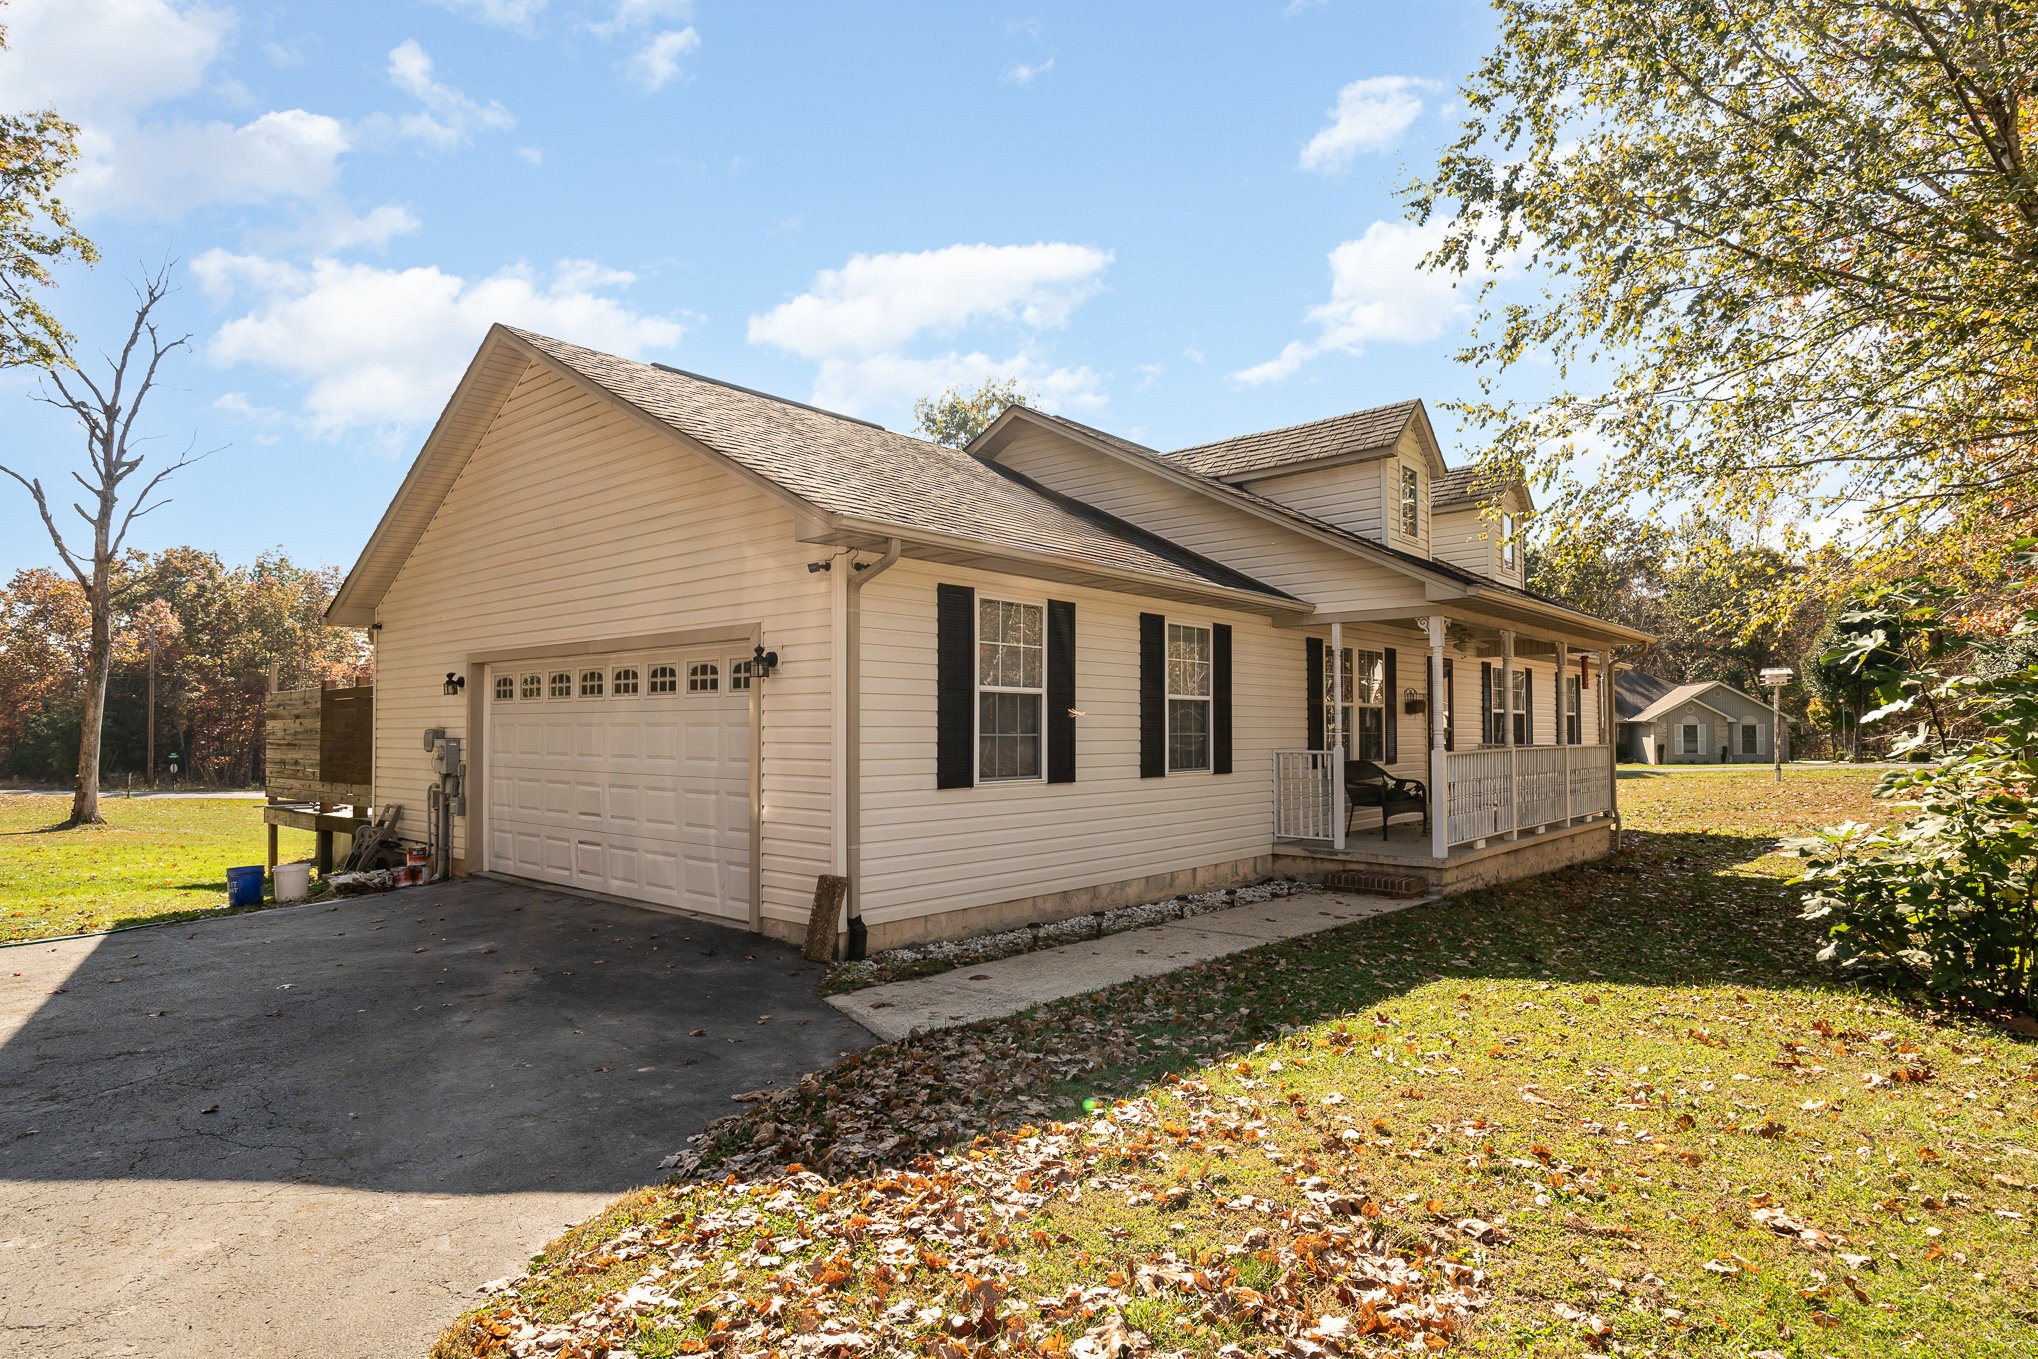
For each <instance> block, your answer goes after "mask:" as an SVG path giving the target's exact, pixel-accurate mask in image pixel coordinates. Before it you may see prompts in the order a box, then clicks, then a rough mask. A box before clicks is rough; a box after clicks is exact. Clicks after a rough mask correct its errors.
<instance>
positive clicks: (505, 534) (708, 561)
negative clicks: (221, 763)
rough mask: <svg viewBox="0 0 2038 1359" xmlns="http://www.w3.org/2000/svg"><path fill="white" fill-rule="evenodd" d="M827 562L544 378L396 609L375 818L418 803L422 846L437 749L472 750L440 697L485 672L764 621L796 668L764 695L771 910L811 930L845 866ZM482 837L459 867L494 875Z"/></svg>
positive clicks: (715, 474) (726, 482)
mask: <svg viewBox="0 0 2038 1359" xmlns="http://www.w3.org/2000/svg"><path fill="white" fill-rule="evenodd" d="M813 555H814V553H813V550H812V549H808V548H802V547H801V546H800V544H798V543H797V542H795V541H794V538H793V524H792V517H791V515H790V513H789V512H788V511H787V510H786V509H785V508H783V507H781V506H780V505H778V504H777V503H775V502H773V501H772V500H770V499H768V498H767V497H766V496H765V495H763V494H762V493H760V492H758V491H756V490H754V489H752V488H750V487H749V486H747V485H745V484H743V483H740V482H738V481H737V480H736V479H735V478H734V477H732V476H731V475H729V474H727V473H725V472H723V471H722V470H720V469H719V468H718V467H716V466H715V465H714V464H713V463H712V462H710V461H709V460H708V458H707V457H706V456H705V455H701V454H697V453H695V452H693V451H691V450H689V449H687V448H686V447H684V446H683V445H682V444H681V443H679V441H678V440H676V439H675V438H674V437H673V436H670V435H667V434H662V433H660V432H659V431H657V430H654V429H650V428H648V427H646V426H645V425H644V424H642V423H640V422H638V421H636V420H633V419H631V418H629V417H628V416H626V415H624V414H621V413H619V412H617V411H616V410H615V409H614V408H613V407H612V406H610V405H609V404H608V403H606V402H603V401H600V400H598V399H596V398H595V397H593V396H591V395H589V394H588V393H587V392H586V391H585V389H583V388H581V387H579V386H578V385H576V384H573V383H571V382H570V381H569V380H567V379H565V378H563V377H560V376H558V375H557V374H555V373H554V372H552V371H551V370H549V369H546V368H543V367H538V366H533V367H531V368H530V369H528V370H527V371H526V373H525V375H524V377H523V378H522V380H521V381H519V382H518V383H517V385H516V387H515V389H514V391H513V393H512V394H511V395H510V397H509V399H508V401H507V402H506V403H505V404H504V406H503V408H502V410H501V412H500V414H499V415H498V417H497V418H496V420H495V422H494V424H493V426H492V427H491V428H490V430H489V432H488V434H487V435H486V436H485V437H484V438H483V439H482V441H481V443H480V445H479V446H478V447H477V449H476V450H475V453H474V455H473V457H472V458H471V459H470V460H469V461H468V463H467V465H466V467H465V469H464V470H462V472H461V473H460V476H459V479H458V480H457V481H456V482H455V483H454V485H453V488H452V490H451V492H450V493H449V494H448V495H447V497H446V500H445V502H444V504H443V505H442V506H441V507H440V508H439V511H438V514H437V515H436V517H435V518H434V519H433V521H432V523H431V525H430V527H429V528H428V529H426V531H425V533H424V536H423V537H422V538H421V539H420V540H419V541H418V544H417V547H416V549H415V550H414V551H413V552H412V553H411V554H410V557H409V559H408V560H407V561H406V562H405V563H404V565H403V568H402V570H401V571H399V572H398V574H397V576H396V579H395V580H394V581H393V582H392V583H391V585H390V588H389V591H388V594H387V596H386V597H385V598H384V600H383V602H382V605H381V607H380V609H379V610H378V611H377V616H378V618H379V619H380V621H381V623H382V625H383V626H382V630H381V631H380V632H379V633H377V634H376V637H377V646H376V700H377V701H376V705H375V723H376V732H375V794H376V798H375V800H376V802H377V803H378V804H380V803H389V802H395V803H401V804H403V807H404V820H403V823H402V827H401V830H402V833H403V834H404V835H405V837H406V838H410V839H421V838H422V837H423V834H424V829H425V825H424V797H425V789H426V786H427V784H428V783H429V782H430V781H431V778H432V775H431V773H430V767H429V757H428V756H427V755H426V753H425V751H424V749H423V742H422V733H423V732H424V730H425V729H426V728H428V727H444V728H446V729H447V730H448V732H449V733H452V734H456V735H462V736H470V735H472V734H470V733H468V732H467V730H466V726H467V712H468V701H467V698H466V696H465V695H463V696H461V697H459V698H446V697H443V696H442V695H441V693H440V684H441V682H442V680H443V679H444V676H445V674H446V672H447V671H449V670H452V671H459V672H462V673H464V672H465V669H466V666H467V663H468V658H469V657H473V656H480V655H485V654H488V653H492V652H498V651H503V650H509V649H514V648H525V647H537V646H543V645H547V644H549V643H555V642H556V643H562V644H565V643H576V642H580V641H584V640H591V639H599V638H609V637H614V638H625V637H637V636H646V635H651V634H658V633H670V632H682V631H691V630H695V629H704V628H707V629H713V628H720V627H728V628H730V629H731V630H735V629H741V628H748V627H749V626H751V625H752V624H757V625H760V626H761V627H762V630H763V637H764V641H765V644H766V645H767V646H769V647H771V648H773V649H775V650H776V651H777V652H778V653H779V657H780V668H779V670H778V672H777V673H776V674H775V675H773V676H772V677H771V678H770V679H769V680H768V681H766V682H765V684H764V688H763V712H764V718H763V742H764V757H763V771H764V828H763V837H762V850H763V855H762V859H763V876H762V879H761V882H762V899H763V909H764V913H765V915H766V916H767V917H769V918H777V919H785V920H804V919H805V918H806V915H807V911H808V908H809V906H810V904H811V902H812V899H813V890H814V877H815V875H816V874H819V873H825V872H829V871H832V870H833V869H834V867H835V865H834V864H833V862H832V858H833V855H832V839H833V836H832V821H831V819H832V816H833V810H834V799H833V798H831V796H830V787H831V783H832V777H833V754H832V745H831V740H830V731H831V728H830V702H831V699H830V695H831V692H832V689H831V681H832V673H831V672H832V666H833V659H832V640H831V639H832V636H833V632H832V629H831V618H830V598H829V593H828V583H829V581H830V579H831V577H830V576H827V575H809V574H808V573H807V571H806V569H805V562H806V561H807V559H808V558H809V557H811V556H813ZM747 650H748V647H747V646H734V647H731V648H730V651H731V655H732V657H733V656H735V655H740V654H743V653H744V652H745V651H747ZM470 746H471V741H470ZM481 799H482V789H481V787H480V786H479V784H478V782H476V783H475V784H474V785H473V786H471V787H470V789H469V803H470V805H478V804H479V803H480V801H481ZM468 826H469V821H467V820H458V821H456V822H455V846H454V853H455V854H456V856H458V857H460V858H462V859H464V860H466V862H467V866H468V867H469V868H470V870H478V869H480V868H481V867H482V864H481V862H480V856H479V855H478V854H472V853H470V851H469V848H468V844H467V830H468Z"/></svg>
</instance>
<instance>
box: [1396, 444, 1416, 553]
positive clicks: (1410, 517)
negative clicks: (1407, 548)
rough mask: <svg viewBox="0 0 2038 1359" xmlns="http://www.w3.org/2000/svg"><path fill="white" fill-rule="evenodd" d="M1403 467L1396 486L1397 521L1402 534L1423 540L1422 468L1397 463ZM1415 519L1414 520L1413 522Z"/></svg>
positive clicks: (1405, 536)
mask: <svg viewBox="0 0 2038 1359" xmlns="http://www.w3.org/2000/svg"><path fill="white" fill-rule="evenodd" d="M1396 466H1398V467H1399V468H1400V469H1401V479H1400V483H1399V484H1398V485H1396V486H1395V488H1394V496H1395V522H1396V524H1397V525H1398V526H1399V527H1400V529H1401V536H1402V537H1404V538H1410V539H1413V540H1415V541H1417V542H1420V541H1422V469H1420V468H1417V467H1410V466H1409V465H1408V464H1407V463H1405V462H1404V463H1397V464H1396ZM1411 521H1413V522H1411Z"/></svg>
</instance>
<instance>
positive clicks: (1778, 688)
mask: <svg viewBox="0 0 2038 1359" xmlns="http://www.w3.org/2000/svg"><path fill="white" fill-rule="evenodd" d="M1792 673H1793V672H1792V670H1791V669H1790V667H1789V666H1787V665H1779V666H1776V667H1774V668H1773V669H1769V670H1764V671H1763V672H1762V682H1763V683H1764V684H1766V685H1768V686H1769V754H1770V756H1771V758H1772V759H1773V760H1774V761H1775V764H1776V781H1777V782H1778V783H1782V782H1783V686H1784V685H1786V684H1788V683H1790V677H1791V675H1792Z"/></svg>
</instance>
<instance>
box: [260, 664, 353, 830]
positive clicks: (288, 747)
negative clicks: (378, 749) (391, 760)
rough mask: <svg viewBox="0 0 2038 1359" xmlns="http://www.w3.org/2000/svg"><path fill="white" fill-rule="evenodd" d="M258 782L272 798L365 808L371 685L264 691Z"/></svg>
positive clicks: (275, 799) (284, 800)
mask: <svg viewBox="0 0 2038 1359" xmlns="http://www.w3.org/2000/svg"><path fill="white" fill-rule="evenodd" d="M267 732H268V743H267V744H268V756H267V763H266V767H265V770H264V775H263V779H262V786H263V788H264V789H265V790H266V791H267V792H268V794H269V797H270V799H271V800H272V801H283V802H317V803H324V804H326V805H328V806H337V805H340V804H345V805H348V806H354V807H365V806H367V805H368V804H369V802H370V801H371V799H372V798H373V796H374V795H373V792H372V790H371V788H370V784H371V782H372V779H373V769H374V748H375V746H374V733H375V686H374V685H372V684H363V685H359V686H357V687H354V688H350V689H288V690H285V691H283V692H281V693H274V694H270V695H269V706H268V718H267Z"/></svg>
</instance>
